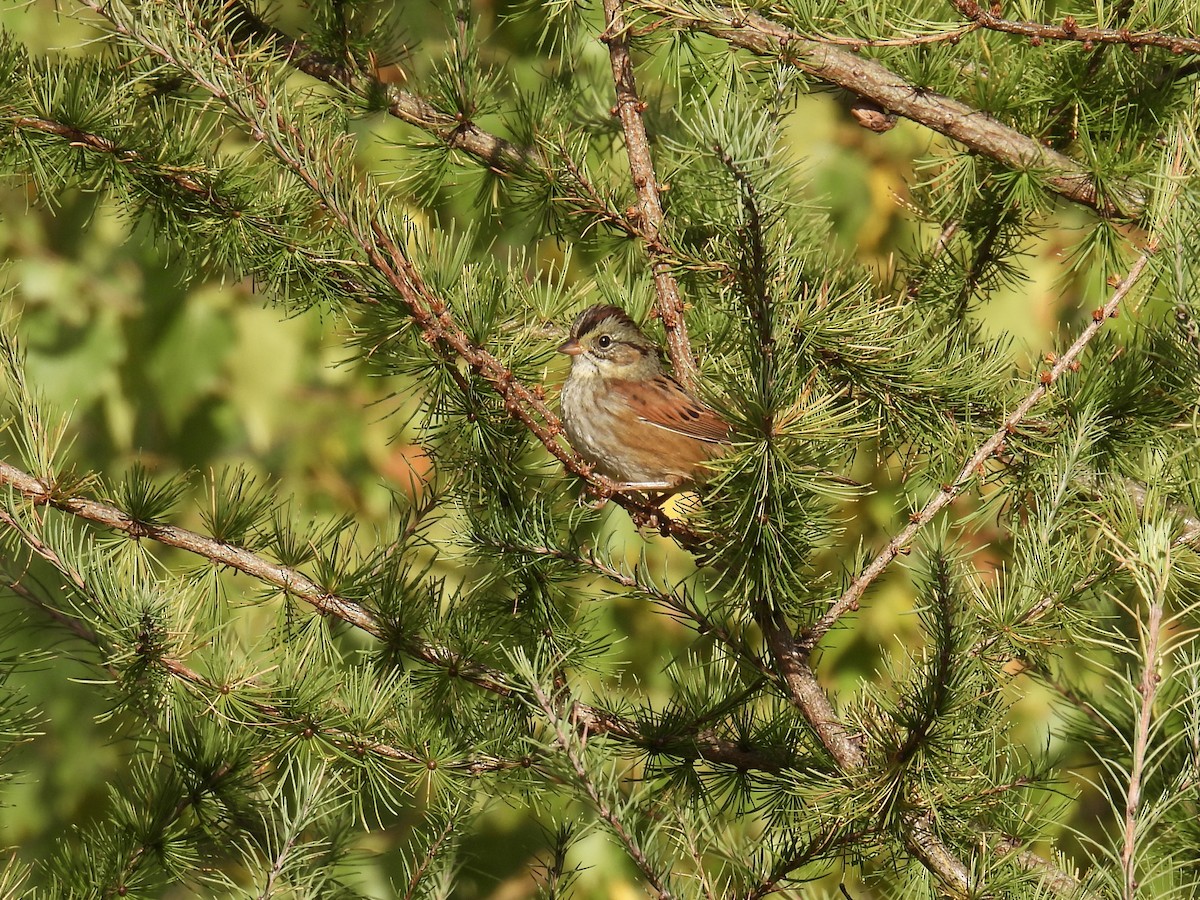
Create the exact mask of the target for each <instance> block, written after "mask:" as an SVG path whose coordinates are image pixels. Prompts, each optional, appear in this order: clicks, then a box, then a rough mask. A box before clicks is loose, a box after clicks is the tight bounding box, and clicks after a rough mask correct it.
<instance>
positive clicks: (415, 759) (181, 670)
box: [0, 507, 532, 775]
mask: <svg viewBox="0 0 1200 900" xmlns="http://www.w3.org/2000/svg"><path fill="white" fill-rule="evenodd" d="M0 524H3V525H4V526H6V527H7V528H9V529H10V530H11V531H13V532H14V533H15V534H16V535H17V536H18V537H19V538H20V540H21V542H22V543H24V544H25V546H26V547H28V548H29V549H30V550H31V551H32V552H33V553H35V554H37V555H38V556H39V557H41V558H42V559H44V560H45V561H46V562H48V563H49V564H50V565H51V566H53V567H54V569H55V570H56V571H58V572H59V573H60V574H62V575H63V576H64V577H66V578H67V579H68V580H69V581H70V583H71V587H72V589H73V590H74V591H76V592H77V593H79V594H81V595H82V596H84V597H86V598H88V599H89V600H92V601H94V594H93V593H92V590H91V587H90V586H89V585H88V584H87V582H86V580H85V579H84V577H83V575H82V574H81V573H80V572H79V570H78V569H76V568H75V567H74V566H72V565H70V564H69V563H68V562H67V561H66V560H64V559H63V558H62V556H61V555H60V554H59V553H58V552H57V551H56V550H54V548H53V547H51V546H50V545H49V544H47V543H46V542H45V541H43V540H42V539H41V538H40V537H38V536H37V535H36V534H34V533H33V532H32V531H30V530H29V529H28V528H26V527H25V526H24V525H22V524H21V523H20V522H18V521H17V520H16V519H14V518H13V517H12V516H11V515H10V514H9V513H8V511H7V510H5V509H3V508H2V507H0ZM8 587H9V589H10V590H12V592H13V593H14V594H16V595H17V596H18V597H20V598H21V599H22V600H24V601H25V602H27V603H29V604H30V605H31V606H34V607H35V608H37V609H38V610H40V611H41V612H42V613H44V614H45V615H47V616H49V617H50V618H51V619H53V620H54V621H56V622H58V623H60V624H62V625H65V626H66V627H67V628H68V629H69V630H70V631H71V632H72V633H73V634H74V635H75V636H76V637H78V638H80V639H82V640H84V641H86V642H87V643H89V644H91V645H92V646H93V647H95V648H96V649H97V650H100V651H101V652H104V650H105V647H104V639H103V638H101V636H100V634H99V633H98V632H97V631H96V630H95V629H94V628H91V627H90V626H88V625H87V624H85V623H84V622H82V621H81V620H79V619H78V618H76V617H74V616H71V615H69V614H68V613H65V612H63V611H62V610H60V609H58V608H57V607H55V606H53V605H52V604H50V603H49V602H47V601H46V600H44V599H43V598H41V597H38V596H37V595H36V594H35V593H34V592H33V591H31V590H30V589H29V588H28V587H27V586H25V585H24V584H22V583H21V582H20V581H19V580H14V579H10V580H9V583H8ZM153 662H154V663H156V664H157V665H158V666H159V667H160V668H161V669H162V670H163V671H164V672H166V673H167V674H169V675H171V676H173V677H174V678H176V679H178V680H179V681H181V682H184V683H186V684H188V685H190V686H192V687H194V688H196V689H198V690H200V691H202V692H203V693H204V694H206V695H207V696H209V697H222V698H229V697H231V696H232V695H233V692H232V691H231V690H230V686H229V685H221V684H216V683H215V682H212V681H210V680H209V679H207V678H205V677H204V676H203V675H201V674H200V673H199V672H197V671H196V670H195V669H193V668H191V667H190V666H189V665H188V664H187V663H185V662H183V661H182V660H178V659H175V658H173V657H170V656H159V657H155V658H154V659H153ZM101 667H102V668H104V669H105V670H106V671H108V673H109V674H111V675H113V676H116V675H118V674H119V673H118V671H117V670H116V668H115V667H114V666H112V665H110V664H106V663H102V664H101ZM245 685H246V686H249V687H252V688H254V687H258V686H257V685H255V684H254V683H253V682H246V683H245ZM252 693H253V691H252ZM241 702H242V703H244V704H245V705H246V706H248V707H249V708H251V709H253V710H254V711H255V712H256V713H258V714H259V715H260V716H261V717H263V718H264V719H272V720H274V721H276V722H286V723H287V724H290V725H292V726H295V727H297V728H311V729H312V730H313V736H314V737H320V738H323V739H326V740H329V741H330V742H331V743H334V744H337V745H338V746H340V747H343V748H345V749H347V750H350V751H353V752H355V753H358V754H359V755H361V754H365V753H371V754H374V755H376V756H379V757H381V758H383V759H388V760H392V761H395V762H404V763H412V764H416V765H420V766H423V767H428V765H429V762H430V760H429V759H428V758H427V757H425V756H418V755H416V754H413V753H409V752H408V751H406V750H404V749H402V748H400V747H396V746H395V745H392V744H388V743H385V742H382V741H375V740H370V739H363V738H362V737H361V736H359V735H356V734H353V733H351V732H348V731H343V730H341V729H324V728H320V727H319V726H318V723H315V722H310V721H305V722H301V721H299V720H297V719H295V718H294V717H292V716H289V715H288V713H286V712H285V711H284V710H282V709H280V708H279V707H277V706H275V705H273V704H270V703H263V702H261V701H257V700H248V699H244V698H243V699H242V700H241ZM531 765H532V760H530V759H516V760H509V759H501V758H499V757H494V756H474V757H469V758H467V759H464V760H456V761H450V762H439V763H438V767H439V768H441V769H447V770H450V771H455V772H462V773H465V774H467V775H482V774H484V773H486V772H496V771H502V770H505V769H515V768H529V767H531Z"/></svg>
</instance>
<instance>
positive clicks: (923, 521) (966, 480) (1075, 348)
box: [800, 237, 1158, 652]
mask: <svg viewBox="0 0 1200 900" xmlns="http://www.w3.org/2000/svg"><path fill="white" fill-rule="evenodd" d="M1157 248H1158V239H1157V237H1151V239H1150V241H1149V242H1148V244H1147V245H1146V249H1145V250H1143V251H1142V253H1141V254H1140V255H1139V256H1138V258H1137V260H1136V262H1134V264H1133V266H1132V267H1130V269H1129V272H1128V273H1127V274H1126V275H1125V277H1124V278H1123V279H1121V281H1120V283H1119V284H1118V285H1117V287H1116V289H1115V290H1114V291H1113V294H1112V296H1111V297H1110V298H1109V300H1108V302H1107V303H1105V304H1104V306H1102V307H1100V308H1099V309H1097V310H1095V311H1094V312H1093V313H1092V321H1091V322H1090V323H1088V326H1087V327H1086V328H1085V329H1084V330H1083V331H1082V332H1081V333H1080V335H1079V336H1078V337H1077V338H1076V339H1075V341H1074V343H1072V344H1071V346H1070V347H1068V348H1067V350H1066V351H1065V352H1064V353H1063V354H1062V356H1059V357H1058V358H1057V359H1056V360H1055V362H1054V364H1053V365H1052V366H1051V367H1050V368H1049V369H1047V370H1045V371H1043V372H1042V373H1041V375H1040V376H1039V379H1038V385H1037V387H1035V388H1034V389H1033V390H1032V391H1031V392H1030V393H1029V394H1028V395H1027V396H1026V397H1025V399H1024V400H1022V401H1021V402H1020V403H1018V404H1017V407H1016V409H1014V410H1013V411H1012V412H1011V413H1009V414H1008V416H1007V417H1006V418H1005V419H1004V422H1003V423H1002V424H1001V425H1000V427H999V428H998V429H996V431H995V432H994V433H993V434H992V435H991V437H989V438H988V439H987V440H986V441H984V442H983V443H982V444H981V445H980V446H979V448H978V449H977V450H976V451H975V453H973V454H972V455H971V457H970V458H969V459H968V460H967V461H966V463H964V464H963V467H962V468H961V469H960V470H959V473H958V475H957V476H955V478H954V480H953V481H952V482H950V483H949V484H944V485H942V489H941V490H940V491H938V492H937V493H936V494H935V495H934V496H933V497H932V498H930V500H929V501H928V502H927V503H926V504H925V506H924V507H923V508H922V509H921V511H920V512H918V513H915V514H913V515H912V516H911V517H910V521H909V523H908V525H906V526H905V527H904V529H903V530H901V531H900V532H899V533H898V534H897V535H896V536H895V537H893V538H892V539H891V540H890V541H888V544H887V546H886V547H884V548H883V550H881V551H880V552H879V554H878V555H877V556H876V557H875V558H874V559H873V560H872V561H871V562H870V564H869V565H868V566H867V567H866V568H865V569H863V571H862V572H861V573H859V574H858V575H857V576H855V578H854V579H853V580H852V581H851V582H850V585H849V587H847V588H846V590H845V592H843V594H842V595H841V597H839V598H838V599H837V600H836V601H835V602H834V603H833V605H832V606H831V607H830V608H829V610H828V611H827V612H826V613H825V614H824V615H823V616H821V618H820V619H818V620H817V621H816V622H814V623H813V624H812V625H811V626H810V627H809V628H807V629H806V630H805V632H804V634H803V636H802V637H801V639H800V644H801V647H802V648H803V650H804V651H805V652H809V651H811V650H812V648H813V647H815V646H816V644H817V642H818V641H819V640H820V639H821V638H822V637H823V636H824V635H825V633H826V632H827V631H829V629H830V628H832V627H833V625H834V624H835V623H836V622H837V620H838V619H839V618H841V616H842V615H844V614H845V613H847V612H849V611H850V610H852V609H855V608H857V606H858V602H859V600H860V598H861V597H862V596H863V594H864V593H865V592H866V590H867V588H868V587H870V585H871V583H872V582H874V581H875V579H876V578H878V577H879V576H880V575H881V574H883V571H884V570H885V569H886V568H887V567H888V566H889V565H890V564H891V562H892V560H894V559H895V558H896V557H897V556H899V555H900V554H901V553H902V552H904V551H905V549H906V548H907V547H908V545H909V543H910V542H911V541H912V539H913V538H914V537H915V536H916V534H917V532H918V531H920V530H921V529H922V528H923V527H924V526H925V525H927V524H928V523H929V522H930V521H931V520H932V519H933V518H934V517H935V516H936V515H937V514H938V513H939V512H940V511H941V510H942V509H943V508H945V507H946V506H948V505H949V504H950V502H951V501H952V500H953V499H954V498H955V497H957V496H958V495H959V494H961V493H962V491H963V490H964V489H965V488H966V487H967V486H968V485H970V484H971V483H973V482H974V480H975V479H976V477H982V474H983V471H984V466H985V465H986V463H987V462H988V460H989V459H990V458H991V457H992V455H993V454H994V453H995V452H996V451H997V450H998V449H999V448H1000V446H1001V445H1002V444H1003V443H1004V440H1005V438H1006V437H1007V436H1008V435H1009V434H1010V433H1012V432H1013V431H1015V430H1016V428H1017V426H1018V425H1019V424H1020V423H1021V421H1022V420H1023V419H1024V418H1025V416H1026V415H1027V414H1028V413H1029V411H1030V410H1031V409H1033V407H1034V406H1036V405H1037V403H1038V401H1040V400H1041V399H1042V398H1043V397H1045V396H1046V395H1047V394H1048V393H1050V389H1051V388H1052V387H1053V386H1054V384H1055V383H1056V382H1057V381H1058V380H1059V378H1061V377H1062V376H1063V375H1065V374H1066V373H1067V372H1068V371H1074V370H1075V369H1077V368H1078V366H1077V365H1076V360H1077V359H1078V357H1079V355H1080V354H1081V353H1082V352H1083V350H1084V348H1086V347H1087V345H1088V344H1089V343H1090V342H1091V340H1092V338H1094V337H1095V336H1096V335H1097V334H1098V333H1099V331H1100V329H1101V328H1102V327H1103V326H1104V323H1105V321H1106V320H1108V319H1109V318H1111V317H1113V316H1115V315H1116V314H1117V310H1118V308H1119V307H1120V305H1121V301H1122V300H1124V299H1125V297H1126V295H1127V294H1128V293H1129V292H1130V291H1131V290H1132V289H1133V287H1134V285H1135V284H1137V282H1138V280H1139V279H1140V278H1141V276H1142V273H1143V272H1144V271H1145V269H1146V266H1147V265H1148V264H1149V262H1150V257H1151V256H1153V255H1154V253H1155V251H1156V250H1157Z"/></svg>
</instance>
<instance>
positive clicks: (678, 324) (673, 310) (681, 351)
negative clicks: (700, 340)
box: [601, 0, 696, 391]
mask: <svg viewBox="0 0 1200 900" xmlns="http://www.w3.org/2000/svg"><path fill="white" fill-rule="evenodd" d="M621 3H622V0H604V26H605V28H604V34H603V35H601V40H602V41H604V42H605V43H606V44H608V57H609V61H610V63H611V65H612V74H613V84H614V85H615V87H616V92H617V105H616V107H615V110H616V113H617V115H618V116H620V119H621V129H622V131H624V133H625V153H626V155H627V156H628V157H629V172H630V175H631V176H632V178H633V189H634V191H635V192H636V194H637V198H638V221H639V223H640V225H641V231H642V237H643V238H644V239H645V243H646V252H647V254H648V255H649V257H650V271H651V272H652V273H653V275H654V288H655V291H656V294H657V303H656V305H655V306H656V309H657V310H658V314H659V317H660V318H661V319H662V323H663V329H664V331H665V332H666V335H667V354H668V356H670V357H671V365H672V368H673V369H674V372H675V377H676V378H678V379H679V382H680V383H681V384H682V385H683V386H684V387H685V388H687V389H689V390H693V391H694V390H695V388H696V361H695V359H694V358H693V356H692V345H691V342H690V341H689V340H688V333H687V320H686V319H685V318H684V315H683V309H684V304H683V298H682V297H681V296H680V294H679V283H678V282H677V281H676V280H675V275H674V274H673V273H672V272H671V264H670V262H669V261H668V259H667V257H668V256H669V254H668V253H667V252H666V249H665V247H664V246H663V245H662V242H661V241H660V237H659V236H660V234H661V233H662V230H663V224H664V221H665V220H664V217H663V209H662V201H661V198H660V196H659V191H660V187H659V183H658V179H657V177H656V176H655V174H654V158H653V155H652V154H651V152H650V138H649V136H648V135H647V133H646V122H645V119H644V118H643V116H642V113H643V112H644V111H645V109H646V104H645V103H644V102H643V101H642V99H641V98H640V97H639V96H638V90H637V83H636V81H635V80H634V75H633V60H632V59H631V57H630V55H629V32H628V30H627V28H626V25H625V17H624V15H623V13H622V11H621Z"/></svg>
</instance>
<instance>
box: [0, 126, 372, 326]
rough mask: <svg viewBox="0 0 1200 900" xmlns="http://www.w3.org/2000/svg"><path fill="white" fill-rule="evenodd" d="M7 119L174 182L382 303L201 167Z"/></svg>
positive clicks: (352, 292) (350, 290) (360, 295)
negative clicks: (243, 204)
mask: <svg viewBox="0 0 1200 900" xmlns="http://www.w3.org/2000/svg"><path fill="white" fill-rule="evenodd" d="M7 121H8V122H9V123H10V124H11V126H12V127H13V128H14V129H18V130H23V131H31V132H35V133H39V134H47V135H53V136H55V137H59V138H62V139H63V140H64V141H66V142H67V143H68V144H70V145H71V146H72V147H75V148H78V149H82V150H88V151H91V152H93V153H102V154H105V155H107V156H110V157H111V158H112V159H114V160H115V161H116V162H118V163H120V164H122V165H124V166H128V167H131V168H137V169H139V170H141V172H143V173H145V174H149V175H152V176H153V177H154V178H157V179H158V180H159V181H162V182H165V183H167V184H171V185H174V186H175V187H177V188H179V189H180V190H182V191H184V192H186V193H187V194H190V195H191V196H192V197H194V198H197V199H199V200H201V201H203V203H204V205H205V206H208V207H210V208H212V209H213V210H215V211H216V212H218V213H220V214H221V215H224V216H228V217H229V219H230V220H231V221H234V220H236V221H237V222H238V223H239V225H246V224H248V225H251V226H253V227H254V228H257V229H259V230H260V231H261V232H262V233H263V234H265V235H269V236H270V237H271V239H273V240H275V241H277V242H278V243H279V245H280V246H281V247H283V248H285V249H286V250H287V251H288V252H289V253H294V254H296V255H297V256H301V257H304V258H305V259H306V260H308V261H309V262H310V263H312V264H314V265H317V266H323V267H326V272H325V274H326V275H327V276H328V277H329V278H330V279H331V280H333V281H335V282H336V283H337V284H338V286H339V287H341V288H342V290H344V291H345V293H346V294H347V295H348V296H351V297H354V298H355V299H356V300H358V301H359V302H362V303H368V304H375V303H378V302H379V301H378V300H377V299H376V298H375V297H374V296H373V295H372V293H371V292H370V291H369V290H368V289H367V288H366V286H364V285H363V284H362V283H361V282H359V281H358V280H356V279H354V278H352V277H350V276H348V275H346V274H344V273H342V272H338V271H337V270H336V269H335V268H334V267H335V266H337V265H346V260H338V259H332V258H330V257H328V256H326V255H324V254H321V253H318V252H314V251H313V250H311V249H309V248H307V247H304V246H301V245H300V244H297V243H296V242H295V241H292V240H290V239H289V238H288V237H287V236H286V235H285V234H284V233H283V232H282V231H281V230H280V229H279V227H278V226H277V225H276V224H275V223H274V222H272V221H271V220H270V219H269V218H267V217H265V216H260V215H253V214H247V212H246V211H245V210H243V209H241V208H239V207H237V206H236V205H235V204H233V203H232V202H231V201H230V200H229V198H228V197H226V196H224V195H223V194H221V193H220V191H219V190H218V189H217V187H216V185H215V184H214V182H213V180H212V179H210V178H209V177H207V174H201V173H200V171H199V169H198V167H182V166H169V165H163V164H162V163H157V162H153V161H151V160H147V159H146V158H145V157H144V156H142V154H140V153H138V152H137V151H136V150H132V149H130V148H128V147H124V146H122V145H121V144H118V143H117V142H116V141H114V140H112V139H111V138H108V137H105V136H104V135H100V134H95V133H94V132H89V131H83V130H82V129H79V128H75V127H74V126H71V125H67V124H64V123H63V122H56V121H54V120H52V119H47V118H44V117H42V116H24V115H17V116H12V117H11V118H8V119H7Z"/></svg>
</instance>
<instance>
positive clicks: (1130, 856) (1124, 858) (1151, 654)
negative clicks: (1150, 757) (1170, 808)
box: [1121, 590, 1164, 900]
mask: <svg viewBox="0 0 1200 900" xmlns="http://www.w3.org/2000/svg"><path fill="white" fill-rule="evenodd" d="M1163 600H1164V597H1163V591H1161V590H1158V591H1155V592H1154V595H1153V597H1152V598H1150V603H1149V609H1148V610H1147V614H1146V622H1145V624H1144V625H1143V624H1142V623H1140V622H1139V623H1138V631H1139V632H1140V633H1141V635H1140V636H1141V639H1142V677H1141V681H1140V683H1139V684H1138V695H1139V696H1140V697H1141V701H1140V706H1139V709H1138V717H1137V722H1136V723H1135V724H1134V730H1133V760H1132V763H1131V766H1130V770H1129V787H1128V790H1127V792H1126V794H1125V817H1124V822H1123V824H1124V828H1123V833H1122V839H1121V871H1122V872H1123V873H1124V875H1125V885H1124V888H1125V889H1124V893H1123V894H1122V896H1123V897H1124V898H1125V900H1135V898H1136V897H1137V896H1138V879H1137V859H1136V858H1135V857H1136V854H1137V843H1138V840H1137V839H1138V809H1139V807H1140V805H1141V801H1142V775H1143V773H1144V772H1145V769H1146V757H1147V754H1148V750H1149V745H1150V730H1151V724H1152V723H1151V719H1152V717H1153V715H1154V698H1155V697H1156V696H1157V694H1158V685H1159V683H1160V682H1161V681H1162V677H1161V676H1160V675H1159V672H1158V666H1159V641H1160V640H1161V637H1162V622H1163Z"/></svg>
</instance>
